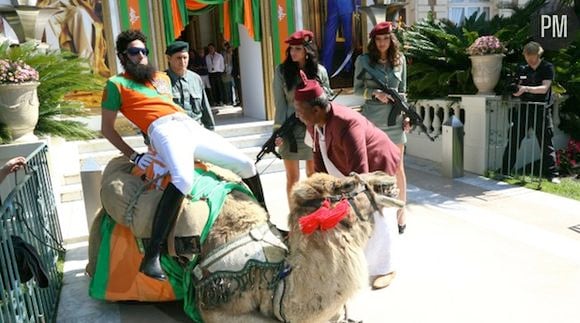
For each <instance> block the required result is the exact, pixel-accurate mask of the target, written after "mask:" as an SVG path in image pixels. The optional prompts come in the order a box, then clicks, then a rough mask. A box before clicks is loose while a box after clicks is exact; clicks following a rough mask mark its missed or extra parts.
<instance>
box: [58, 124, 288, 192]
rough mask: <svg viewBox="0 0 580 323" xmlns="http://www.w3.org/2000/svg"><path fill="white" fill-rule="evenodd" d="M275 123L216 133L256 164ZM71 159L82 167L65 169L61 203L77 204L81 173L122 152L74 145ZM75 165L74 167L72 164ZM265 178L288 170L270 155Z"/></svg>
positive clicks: (92, 143) (135, 143)
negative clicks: (257, 156)
mask: <svg viewBox="0 0 580 323" xmlns="http://www.w3.org/2000/svg"><path fill="white" fill-rule="evenodd" d="M272 124H273V122H272V121H255V122H245V123H235V124H227V125H218V126H216V132H217V133H219V134H220V135H222V136H223V137H225V138H226V139H227V140H228V141H229V142H231V143H232V144H233V145H234V146H236V147H237V148H240V149H241V150H242V151H243V152H244V153H245V154H246V155H247V156H248V157H249V158H250V159H252V160H255V159H256V155H257V154H258V152H259V151H260V149H261V146H262V145H263V144H264V142H266V140H267V139H268V138H269V137H270V135H271V134H272ZM124 139H125V140H126V141H127V143H128V144H129V145H130V146H131V147H133V148H135V149H136V150H138V151H145V149H146V147H145V144H144V143H143V138H142V137H141V136H128V137H124ZM72 146H73V149H70V148H69V151H70V150H72V152H70V155H69V153H67V155H69V156H66V157H67V159H69V160H71V161H73V160H72V159H74V155H75V153H76V154H77V156H78V158H77V160H78V163H79V167H78V168H77V167H70V168H67V169H65V171H64V174H63V178H62V181H61V183H62V185H61V189H60V202H61V203H67V202H74V201H79V200H82V199H83V193H82V185H81V172H82V171H83V170H87V169H94V168H95V167H97V168H100V169H101V170H102V169H104V167H105V165H106V164H107V163H108V161H109V160H111V159H112V158H114V157H116V156H119V155H120V153H119V151H118V150H117V149H116V148H115V147H113V145H111V144H110V143H109V142H108V141H107V139H94V140H88V141H78V142H73V143H72ZM71 164H74V162H73V163H71ZM256 166H257V168H258V171H259V172H260V173H261V174H266V173H272V172H279V171H283V170H284V164H283V162H282V161H281V160H279V159H277V158H276V157H275V156H274V155H273V154H267V155H265V156H264V158H263V159H262V160H261V161H260V163H258V164H257V165H256Z"/></svg>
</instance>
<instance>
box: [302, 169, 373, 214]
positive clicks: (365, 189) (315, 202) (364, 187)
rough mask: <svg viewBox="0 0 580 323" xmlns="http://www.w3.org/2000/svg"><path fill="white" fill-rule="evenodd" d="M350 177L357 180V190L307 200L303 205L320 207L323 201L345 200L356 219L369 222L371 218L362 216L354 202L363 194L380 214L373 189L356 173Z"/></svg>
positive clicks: (335, 201)
mask: <svg viewBox="0 0 580 323" xmlns="http://www.w3.org/2000/svg"><path fill="white" fill-rule="evenodd" d="M350 176H353V177H354V178H355V179H357V181H358V183H357V184H359V185H357V186H358V187H357V189H355V190H352V191H350V192H342V193H341V194H336V195H329V196H324V197H321V198H317V199H312V200H309V201H307V202H306V203H305V205H308V206H315V207H316V206H320V205H322V203H323V202H324V201H325V200H328V201H330V202H331V203H332V204H335V203H338V202H340V201H342V200H347V201H348V204H349V205H350V207H351V208H352V209H353V210H354V212H355V214H356V216H357V218H359V219H360V220H361V221H369V219H370V218H371V215H368V216H363V214H362V212H361V211H360V209H359V207H358V206H357V205H356V202H355V198H356V197H357V196H358V195H359V194H361V193H365V195H366V196H367V198H368V200H369V202H371V205H372V206H373V208H374V209H375V210H376V211H378V212H380V211H381V210H380V208H379V206H378V204H377V201H376V199H375V194H376V193H375V191H373V189H372V188H371V186H370V185H369V183H367V182H366V181H365V180H363V179H362V178H361V177H360V176H359V175H358V174H356V173H351V175H350ZM341 223H342V224H343V225H344V223H343V222H342V221H341Z"/></svg>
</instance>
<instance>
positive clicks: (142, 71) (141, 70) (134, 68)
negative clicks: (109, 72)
mask: <svg viewBox="0 0 580 323" xmlns="http://www.w3.org/2000/svg"><path fill="white" fill-rule="evenodd" d="M123 67H124V68H125V71H126V72H127V73H128V74H129V76H131V78H132V79H133V80H134V81H136V82H139V83H145V82H147V81H153V77H154V76H155V72H157V69H155V67H154V66H153V65H151V64H147V65H145V64H140V63H133V62H131V61H130V60H127V63H126V64H125V66H123Z"/></svg>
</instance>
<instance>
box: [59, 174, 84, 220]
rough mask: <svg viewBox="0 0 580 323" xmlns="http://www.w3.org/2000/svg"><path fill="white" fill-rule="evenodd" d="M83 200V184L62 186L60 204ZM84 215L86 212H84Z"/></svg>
mask: <svg viewBox="0 0 580 323" xmlns="http://www.w3.org/2000/svg"><path fill="white" fill-rule="evenodd" d="M82 199H83V187H82V185H81V183H80V182H79V183H76V184H69V185H62V186H61V187H60V202H61V203H68V202H74V201H79V200H82ZM82 212H83V213H84V210H83V211H82Z"/></svg>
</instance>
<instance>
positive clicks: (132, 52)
mask: <svg viewBox="0 0 580 323" xmlns="http://www.w3.org/2000/svg"><path fill="white" fill-rule="evenodd" d="M125 53H127V54H129V55H131V56H135V55H139V53H141V54H143V55H145V56H147V55H149V49H147V48H141V47H131V48H127V50H126V51H125Z"/></svg>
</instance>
